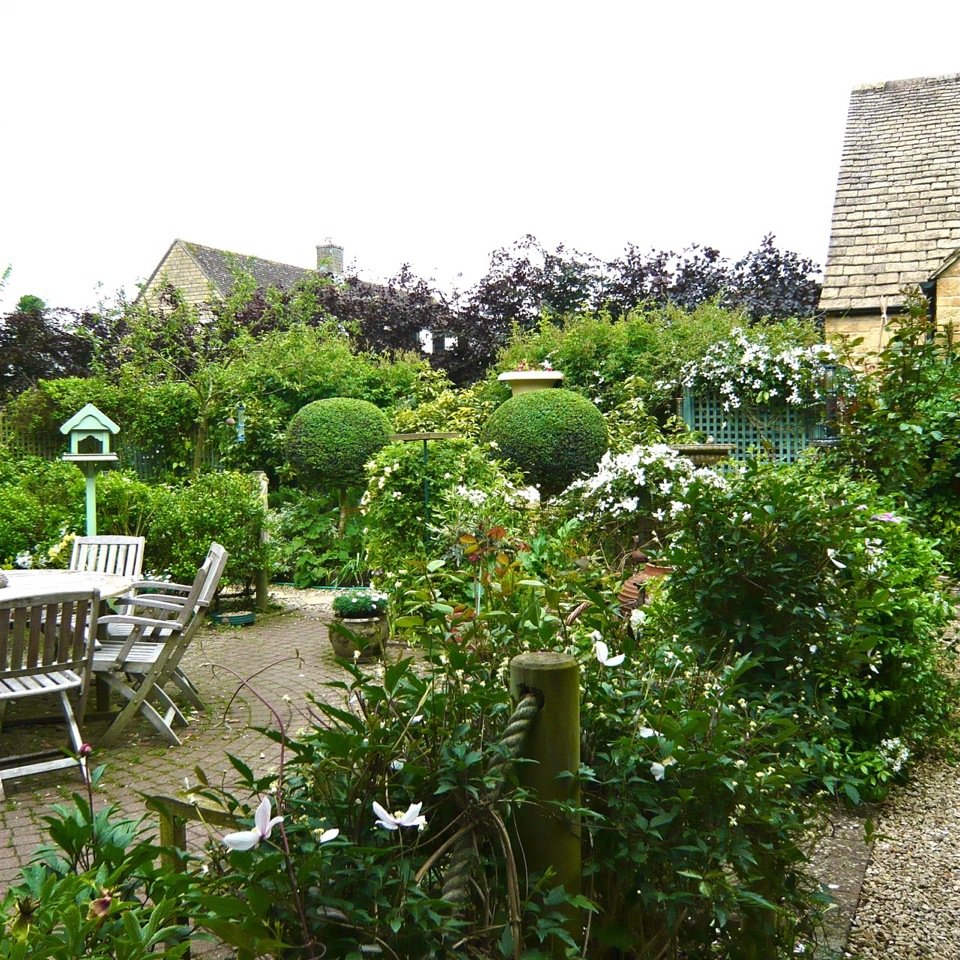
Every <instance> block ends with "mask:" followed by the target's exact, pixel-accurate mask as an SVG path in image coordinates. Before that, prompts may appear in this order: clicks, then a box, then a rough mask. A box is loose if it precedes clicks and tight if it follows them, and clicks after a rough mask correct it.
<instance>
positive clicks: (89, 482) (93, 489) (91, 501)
mask: <svg viewBox="0 0 960 960" xmlns="http://www.w3.org/2000/svg"><path fill="white" fill-rule="evenodd" d="M83 473H84V476H85V478H86V483H85V489H84V494H85V496H84V500H85V502H86V509H87V516H86V520H87V522H86V534H87V536H88V537H95V536H96V535H97V468H96V466H95V465H94V464H92V463H86V464H84V470H83Z"/></svg>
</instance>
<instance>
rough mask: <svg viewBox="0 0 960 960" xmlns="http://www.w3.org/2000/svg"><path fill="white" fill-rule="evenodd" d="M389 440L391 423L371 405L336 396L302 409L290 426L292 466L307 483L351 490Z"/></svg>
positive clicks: (362, 478) (288, 448)
mask: <svg viewBox="0 0 960 960" xmlns="http://www.w3.org/2000/svg"><path fill="white" fill-rule="evenodd" d="M389 441H390V421H389V420H388V419H387V417H386V415H385V414H384V413H383V411H382V410H379V409H378V408H377V407H375V406H374V405H373V404H372V403H369V402H368V401H366V400H352V399H350V398H348V397H332V398H331V399H329V400H315V401H314V402H313V403H308V404H307V405H306V406H305V407H301V408H300V409H299V410H298V411H297V412H296V414H294V417H293V419H292V420H291V421H290V426H289V427H287V439H286V456H287V462H288V463H289V464H290V466H291V467H292V468H293V470H294V472H295V473H296V474H297V476H298V477H299V478H300V479H301V480H303V481H304V482H306V483H327V484H332V485H334V486H339V487H350V486H356V485H358V484H362V483H364V482H365V478H364V475H363V465H364V464H365V463H366V462H367V461H368V460H369V459H370V458H371V457H372V456H373V455H374V454H375V453H376V452H377V451H378V450H379V449H380V448H381V447H384V446H386V445H387V443H389Z"/></svg>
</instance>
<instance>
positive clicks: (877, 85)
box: [853, 73, 960, 93]
mask: <svg viewBox="0 0 960 960" xmlns="http://www.w3.org/2000/svg"><path fill="white" fill-rule="evenodd" d="M949 80H960V73H945V74H941V75H940V76H937V77H909V78H906V79H903V80H880V81H876V82H874V83H863V84H860V85H859V86H856V87H854V88H853V92H854V93H869V92H871V91H876V90H908V89H916V88H919V87H926V86H930V85H932V84H935V83H944V82H946V81H949Z"/></svg>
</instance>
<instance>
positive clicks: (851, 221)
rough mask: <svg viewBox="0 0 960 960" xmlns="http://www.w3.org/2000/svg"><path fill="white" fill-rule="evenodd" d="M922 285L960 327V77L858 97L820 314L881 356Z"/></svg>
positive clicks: (900, 83)
mask: <svg viewBox="0 0 960 960" xmlns="http://www.w3.org/2000/svg"><path fill="white" fill-rule="evenodd" d="M917 286H919V287H920V288H921V289H922V290H923V291H924V293H925V294H926V295H927V297H928V298H929V299H930V301H931V312H932V313H933V315H934V316H935V318H936V321H937V323H939V324H946V323H950V322H957V321H960V74H957V75H954V76H947V77H928V78H920V79H915V80H894V81H891V82H888V83H875V84H867V85H865V86H861V87H857V88H856V89H854V91H853V93H852V94H851V96H850V107H849V111H848V114H847V130H846V136H845V138H844V143H843V155H842V158H841V161H840V175H839V178H838V181H837V192H836V198H835V200H834V206H833V223H832V226H831V231H830V249H829V252H828V254H827V264H826V268H825V270H824V278H823V291H822V293H821V296H820V309H821V310H822V311H823V312H824V315H825V322H826V330H827V333H828V335H829V334H846V335H848V336H851V337H862V338H863V345H862V346H861V347H860V348H859V349H860V351H861V352H863V351H867V350H875V349H877V348H878V347H879V346H881V345H882V343H883V342H884V341H885V339H886V337H887V335H888V332H889V331H888V327H887V324H888V323H889V321H890V319H891V318H892V317H894V316H895V315H896V314H897V313H898V312H900V311H902V309H903V304H904V297H903V293H902V291H903V289H904V288H911V287H917Z"/></svg>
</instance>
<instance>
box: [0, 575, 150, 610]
mask: <svg viewBox="0 0 960 960" xmlns="http://www.w3.org/2000/svg"><path fill="white" fill-rule="evenodd" d="M3 574H4V576H5V577H6V578H7V583H8V585H7V586H6V587H2V588H0V603H3V602H5V601H9V600H24V599H26V598H28V597H42V596H44V595H45V594H57V593H70V592H72V591H76V590H99V591H100V596H101V597H102V598H104V599H108V598H110V597H119V596H122V595H123V594H125V593H126V592H127V591H128V590H129V589H130V587H131V586H132V585H133V584H134V583H135V582H136V580H137V578H136V577H125V576H123V575H121V574H115V573H96V572H91V571H79V570H4V571H3Z"/></svg>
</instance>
